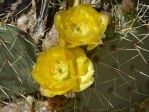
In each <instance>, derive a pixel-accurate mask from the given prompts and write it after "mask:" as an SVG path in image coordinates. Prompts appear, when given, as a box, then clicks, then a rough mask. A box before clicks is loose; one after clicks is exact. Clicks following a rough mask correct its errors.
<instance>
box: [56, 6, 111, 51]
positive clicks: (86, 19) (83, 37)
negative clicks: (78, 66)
mask: <svg viewBox="0 0 149 112" xmlns="http://www.w3.org/2000/svg"><path fill="white" fill-rule="evenodd" d="M108 20H109V17H108V16H107V15H106V14H104V13H98V12H97V11H96V10H94V9H93V8H92V7H91V6H90V5H87V4H80V5H78V6H75V7H72V8H70V9H68V10H66V11H61V12H59V13H57V14H56V15H55V19H54V22H55V26H56V28H57V30H58V31H59V37H60V38H61V39H60V42H61V41H62V42H65V46H66V47H76V46H81V45H87V46H88V48H87V49H88V50H89V49H93V48H94V47H96V46H98V45H99V44H101V43H102V40H101V37H102V36H103V34H104V32H105V30H106V28H107V25H108Z"/></svg>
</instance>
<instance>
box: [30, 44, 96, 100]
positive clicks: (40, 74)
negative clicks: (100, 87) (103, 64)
mask: <svg viewBox="0 0 149 112" xmlns="http://www.w3.org/2000/svg"><path fill="white" fill-rule="evenodd" d="M93 74H94V68H93V64H92V62H91V60H90V59H89V58H88V57H87V56H86V54H85V52H84V51H83V50H82V49H81V48H73V49H67V48H60V47H53V48H50V49H47V50H46V51H44V52H42V53H41V54H40V55H39V57H38V59H37V63H36V64H35V66H34V68H33V71H32V76H33V78H34V79H35V80H36V81H37V82H38V83H39V84H40V91H41V93H42V95H44V96H48V97H53V96H55V95H63V94H65V93H69V92H79V91H82V90H84V89H86V88H87V87H89V86H90V85H91V84H92V83H93V81H94V78H93Z"/></svg>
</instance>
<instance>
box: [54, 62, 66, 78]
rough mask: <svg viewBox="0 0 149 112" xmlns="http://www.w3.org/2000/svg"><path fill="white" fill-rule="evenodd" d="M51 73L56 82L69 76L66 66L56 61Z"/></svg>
mask: <svg viewBox="0 0 149 112" xmlns="http://www.w3.org/2000/svg"><path fill="white" fill-rule="evenodd" d="M51 72H52V73H53V74H54V78H55V79H57V80H64V79H66V78H68V76H69V72H68V65H67V64H66V63H64V61H57V62H56V63H55V65H54V67H53V70H51Z"/></svg>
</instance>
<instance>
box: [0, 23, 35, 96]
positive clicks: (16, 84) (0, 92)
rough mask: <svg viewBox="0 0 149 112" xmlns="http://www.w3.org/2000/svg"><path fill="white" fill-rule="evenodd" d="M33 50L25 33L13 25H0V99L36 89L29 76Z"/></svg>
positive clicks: (33, 47)
mask: <svg viewBox="0 0 149 112" xmlns="http://www.w3.org/2000/svg"><path fill="white" fill-rule="evenodd" d="M35 50H36V46H35V45H34V43H33V41H32V40H31V38H30V37H29V36H28V35H27V34H26V33H24V32H22V31H21V30H19V29H18V28H16V27H15V26H11V25H1V26H0V99H1V98H9V97H10V96H12V95H21V94H22V95H23V94H26V93H31V92H33V91H35V90H36V84H35V83H34V81H33V80H32V77H31V70H32V67H33V64H34V61H35V59H36V56H35Z"/></svg>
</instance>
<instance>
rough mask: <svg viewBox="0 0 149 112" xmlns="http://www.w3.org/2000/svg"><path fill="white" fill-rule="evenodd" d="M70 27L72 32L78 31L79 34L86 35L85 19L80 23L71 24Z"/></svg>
mask: <svg viewBox="0 0 149 112" xmlns="http://www.w3.org/2000/svg"><path fill="white" fill-rule="evenodd" d="M71 29H72V31H73V32H74V33H80V34H81V35H87V33H88V31H89V28H88V25H87V23H86V22H85V21H82V22H81V23H80V24H73V23H72V24H71Z"/></svg>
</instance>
